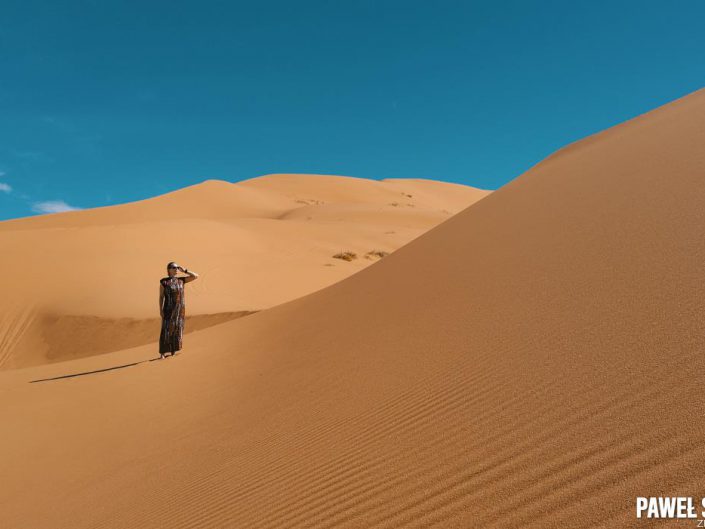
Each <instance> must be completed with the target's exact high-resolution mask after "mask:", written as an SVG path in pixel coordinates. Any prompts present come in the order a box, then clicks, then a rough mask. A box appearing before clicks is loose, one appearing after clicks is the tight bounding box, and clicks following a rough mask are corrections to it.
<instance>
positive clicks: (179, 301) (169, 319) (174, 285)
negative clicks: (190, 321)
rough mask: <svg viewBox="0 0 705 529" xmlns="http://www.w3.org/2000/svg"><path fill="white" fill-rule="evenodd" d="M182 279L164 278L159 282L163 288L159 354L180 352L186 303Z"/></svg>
mask: <svg viewBox="0 0 705 529" xmlns="http://www.w3.org/2000/svg"><path fill="white" fill-rule="evenodd" d="M184 279H186V278H184V277H164V278H162V279H160V280H159V282H160V283H161V284H162V286H163V287H164V305H163V311H164V316H163V317H162V332H161V334H160V335H159V354H162V353H167V352H169V351H180V350H181V340H182V338H183V334H184V318H185V317H186V302H185V299H184V284H185V282H184Z"/></svg>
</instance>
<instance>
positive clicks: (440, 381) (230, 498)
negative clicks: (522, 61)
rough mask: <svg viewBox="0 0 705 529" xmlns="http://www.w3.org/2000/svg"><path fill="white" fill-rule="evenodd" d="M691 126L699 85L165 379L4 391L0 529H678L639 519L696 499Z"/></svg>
mask: <svg viewBox="0 0 705 529" xmlns="http://www.w3.org/2000/svg"><path fill="white" fill-rule="evenodd" d="M704 118H705V91H703V90H700V91H698V92H695V93H693V94H690V95H688V96H686V97H684V98H681V99H679V100H677V101H675V102H673V103H670V104H668V105H666V106H664V107H662V108H660V109H657V110H656V111H654V113H653V114H651V113H649V114H646V115H645V116H643V117H642V118H641V119H639V120H635V121H632V122H628V123H626V124H624V125H623V126H620V127H618V128H615V129H610V130H608V131H606V132H604V133H602V134H601V135H600V136H599V137H596V138H593V139H591V140H590V141H589V142H588V143H587V144H586V145H585V148H583V147H581V145H580V143H578V144H575V145H573V146H572V147H571V149H570V150H568V151H566V152H564V153H562V155H561V156H558V157H553V158H549V159H548V160H547V163H545V164H541V163H540V164H538V165H536V166H534V167H533V168H532V169H530V170H529V171H528V172H527V173H525V174H523V175H521V176H520V177H518V178H517V179H516V180H514V181H512V182H511V183H509V184H508V185H506V186H504V187H502V188H500V189H499V190H497V191H495V192H493V193H492V194H491V195H489V196H487V197H486V198H484V199H483V200H481V201H478V202H477V203H475V204H473V205H472V206H471V207H468V208H466V209H464V210H462V211H461V212H459V213H458V214H456V215H455V216H453V217H451V218H450V219H448V220H447V221H445V222H444V223H442V224H439V225H437V226H435V227H433V228H432V229H430V230H428V231H427V232H426V233H424V234H423V235H421V236H419V237H417V238H415V239H414V240H412V241H410V242H409V243H408V244H406V245H405V246H403V247H401V248H399V249H398V250H396V251H395V252H394V253H392V254H391V255H389V256H388V257H385V258H384V259H382V260H380V261H378V262H377V263H375V265H374V266H370V267H367V268H364V269H362V270H360V271H358V272H357V273H355V274H353V275H351V276H349V277H346V278H344V279H343V280H341V281H339V282H337V283H335V284H332V285H330V286H328V287H326V288H324V289H321V290H318V291H315V292H311V293H309V294H307V295H304V296H302V297H300V298H298V299H295V300H291V301H288V302H285V303H282V304H279V305H276V306H273V307H270V308H268V309H267V310H263V311H260V312H258V313H257V314H253V315H251V316H249V317H247V318H240V319H237V320H233V321H230V322H227V323H223V324H220V325H215V326H212V327H209V328H207V329H203V330H200V331H198V332H194V333H193V334H192V335H190V336H189V342H188V343H187V345H186V347H187V349H186V351H185V352H184V353H183V354H182V355H178V356H177V357H175V358H174V359H170V360H168V361H163V362H149V361H147V359H148V358H149V356H150V355H149V351H150V350H149V349H148V348H147V346H144V347H137V348H134V349H129V350H124V351H120V352H115V353H109V354H106V355H103V356H102V357H100V358H98V357H93V358H89V359H83V360H76V361H71V362H62V363H60V364H54V365H51V366H41V367H36V368H28V369H19V370H15V371H12V372H4V373H0V397H2V398H0V420H2V421H3V423H5V424H12V425H13V428H12V429H11V430H10V432H9V433H8V435H7V436H6V437H5V439H4V440H3V441H2V442H3V445H4V446H3V450H2V451H0V454H2V456H1V457H2V458H0V471H1V472H2V474H3V475H5V476H10V477H11V480H10V481H9V485H7V486H6V488H7V490H6V493H5V494H4V495H3V497H2V498H1V499H0V502H1V503H0V508H1V509H2V512H3V513H5V517H6V518H5V519H6V520H7V521H8V523H9V524H11V525H10V526H11V527H21V526H23V525H28V524H30V525H31V526H32V527H40V528H41V527H64V526H66V527H68V526H71V527H100V528H110V527H135V526H140V527H164V526H167V527H175V528H195V527H260V528H264V527H272V528H275V527H276V528H282V527H316V528H333V527H336V528H337V527H350V528H352V527H365V528H373V527H374V528H399V527H404V528H421V527H444V528H453V527H458V528H460V527H463V528H467V527H480V528H500V527H507V526H521V527H528V528H536V529H538V528H541V529H544V528H563V527H567V526H569V527H578V528H588V527H590V528H604V529H607V528H614V527H684V526H685V525H684V521H683V520H671V521H665V520H659V521H648V520H638V519H636V517H635V514H634V506H635V498H636V497H637V496H694V497H698V498H699V497H700V495H701V494H702V493H703V490H704V489H705V478H703V476H705V472H704V471H705V435H704V434H705V427H704V426H703V424H702V421H700V420H699V417H700V416H701V415H702V412H703V410H705V397H704V396H703V393H702V391H700V385H701V383H700V373H701V372H702V370H703V367H705V357H704V355H703V354H702V351H703V347H704V346H705V338H704V337H703V332H702V327H703V323H702V322H703V321H705V296H704V295H703V294H705V286H704V284H703V281H702V272H701V263H702V262H703V258H705V250H704V249H703V245H702V240H703V235H705V233H704V232H705V222H703V221H705V218H703V217H705V185H703V179H704V178H705V156H703V155H702V153H701V151H702V149H701V146H702V144H703V141H705V128H704V127H702V123H703V119H704ZM129 360H139V361H142V363H140V364H139V365H135V366H133V367H128V368H125V369H118V370H114V371H110V372H106V373H100V374H91V375H85V376H77V377H75V378H71V379H67V380H55V381H46V382H41V383H34V384H29V383H28V381H30V380H34V379H37V378H40V377H42V378H45V377H47V376H51V375H56V374H61V373H68V372H77V371H80V370H87V369H88V368H92V367H94V366H96V365H97V363H98V361H100V363H101V364H102V365H106V366H107V365H110V363H111V362H114V363H117V362H126V361H129ZM155 393H156V394H159V395H168V396H169V398H168V399H154V398H153V395H154V394H155ZM86 396H90V399H91V400H90V402H86ZM145 402H149V405H148V406H145V404H144V403H145ZM10 403H11V404H10ZM106 417H109V420H108V419H106ZM45 439H52V440H53V442H52V443H51V444H49V445H47V444H45V443H44V442H43V441H44V440H45ZM9 454H13V457H9ZM106 454H109V457H108V456H106ZM46 475H51V476H52V477H53V480H52V481H49V480H46V479H45V476H46ZM36 497H41V498H43V503H42V508H41V509H37V508H36V505H35V503H34V499H35V498H36ZM685 523H686V524H687V526H692V525H694V521H692V520H689V521H685Z"/></svg>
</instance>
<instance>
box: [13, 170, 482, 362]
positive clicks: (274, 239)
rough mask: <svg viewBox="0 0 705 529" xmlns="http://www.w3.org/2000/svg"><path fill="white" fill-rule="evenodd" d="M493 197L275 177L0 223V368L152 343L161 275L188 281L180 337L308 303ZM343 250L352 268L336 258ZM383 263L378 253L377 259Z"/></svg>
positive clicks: (459, 188)
mask: <svg viewBox="0 0 705 529" xmlns="http://www.w3.org/2000/svg"><path fill="white" fill-rule="evenodd" d="M488 194H489V191H487V190H482V189H476V188H473V187H468V186H464V185H459V184H453V183H446V182H437V181H433V180H424V179H401V178H388V179H383V180H371V179H366V178H354V177H347V176H338V175H309V174H271V175H264V176H260V177H256V178H251V179H249V180H244V181H240V182H236V183H230V182H226V181H223V180H207V181H205V182H202V183H200V184H197V185H193V186H189V187H187V188H184V189H179V190H177V191H173V192H171V193H166V194H164V195H161V196H158V197H154V198H151V199H147V200H141V201H138V202H132V203H129V204H121V205H115V206H109V207H101V208H94V209H87V210H82V211H73V212H67V213H60V214H53V215H39V216H34V217H27V218H23V219H16V220H12V221H6V222H0V247H2V248H3V250H4V251H3V259H2V265H1V266H2V268H1V270H2V275H3V276H5V277H12V281H6V282H5V284H4V286H3V296H2V299H0V338H1V339H0V370H3V369H13V368H18V367H27V366H31V365H40V364H45V363H50V362H58V361H63V360H71V359H75V358H82V357H87V356H93V355H96V354H103V353H107V352H111V351H120V350H122V349H126V348H129V347H136V346H139V345H144V344H147V343H153V342H154V337H155V336H157V337H158V336H159V329H160V324H161V320H160V316H159V307H158V305H159V303H158V301H159V279H160V278H161V277H166V275H167V272H166V264H167V263H168V262H170V261H177V262H178V263H179V264H181V265H183V266H186V267H188V268H189V269H191V270H195V271H196V272H198V273H199V274H200V275H201V278H200V279H199V281H198V282H196V283H192V284H190V285H189V292H188V298H187V324H186V325H185V329H184V333H186V334H188V333H190V332H192V331H196V330H199V329H203V328H206V327H209V326H211V325H215V324H218V323H222V322H224V321H228V320H232V319H235V318H238V317H240V316H244V315H248V314H252V313H254V312H257V311H260V310H263V309H266V308H268V307H271V306H274V305H278V304H280V303H284V302H285V301H290V300H292V299H295V298H298V297H301V296H303V295H305V294H309V293H311V292H314V291H316V290H319V289H321V288H324V287H326V286H328V285H330V284H333V283H335V282H337V281H340V280H341V279H343V278H345V277H347V276H349V275H351V274H353V273H355V272H357V271H359V270H361V269H363V268H365V267H366V266H369V265H370V264H372V263H373V262H375V261H377V260H378V259H380V258H383V256H384V255H385V254H384V252H386V253H391V252H393V251H394V250H396V249H397V248H399V247H400V246H403V245H404V244H406V243H408V242H409V241H411V240H413V239H414V238H416V237H418V236H419V235H421V234H422V233H424V232H426V231H428V230H429V229H431V228H432V227H434V226H436V225H438V224H439V223H441V222H443V221H445V220H446V219H448V218H449V217H451V216H452V215H453V214H454V213H457V212H459V211H461V210H462V209H464V208H466V207H467V206H469V205H470V204H473V203H474V202H476V201H477V200H479V199H481V198H483V197H485V196H487V195H488ZM344 252H353V253H355V254H356V255H357V258H356V259H353V260H351V261H345V260H341V259H340V258H335V257H334V256H335V255H338V254H340V253H344ZM380 256H381V257H380Z"/></svg>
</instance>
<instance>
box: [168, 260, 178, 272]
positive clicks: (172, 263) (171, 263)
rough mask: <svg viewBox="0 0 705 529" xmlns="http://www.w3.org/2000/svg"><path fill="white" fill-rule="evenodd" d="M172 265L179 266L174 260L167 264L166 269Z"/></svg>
mask: <svg viewBox="0 0 705 529" xmlns="http://www.w3.org/2000/svg"><path fill="white" fill-rule="evenodd" d="M170 266H177V265H176V263H175V262H174V261H171V262H170V263H169V264H167V265H166V269H167V270H169V267H170Z"/></svg>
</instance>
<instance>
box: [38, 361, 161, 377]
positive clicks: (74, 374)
mask: <svg viewBox="0 0 705 529" xmlns="http://www.w3.org/2000/svg"><path fill="white" fill-rule="evenodd" d="M155 360H161V358H160V357H157V358H150V359H149V360H140V361H139V362H132V363H131V364H124V365H121V366H115V367H106V368H105V369H96V370H95V371H84V372H82V373H71V374H70V375H61V376H58V377H51V378H40V379H37V380H30V381H29V383H30V384H32V383H34V382H47V381H49V380H59V379H62V378H71V377H82V376H83V375H93V374H95V373H102V372H104V371H112V370H114V369H124V368H126V367H131V366H136V365H138V364H144V363H145V362H154V361H155Z"/></svg>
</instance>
